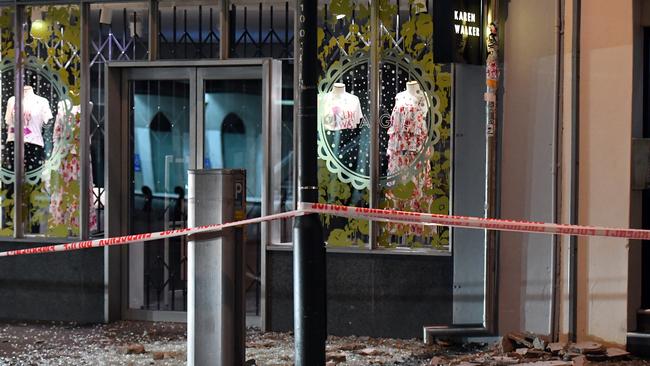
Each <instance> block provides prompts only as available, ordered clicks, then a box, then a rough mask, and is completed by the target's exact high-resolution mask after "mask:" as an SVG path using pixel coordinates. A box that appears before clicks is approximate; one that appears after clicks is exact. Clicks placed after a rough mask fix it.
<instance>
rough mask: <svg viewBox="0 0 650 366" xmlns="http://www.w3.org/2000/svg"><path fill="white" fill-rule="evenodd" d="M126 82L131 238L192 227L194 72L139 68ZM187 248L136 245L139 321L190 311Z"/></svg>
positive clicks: (134, 295) (131, 302) (133, 296)
mask: <svg viewBox="0 0 650 366" xmlns="http://www.w3.org/2000/svg"><path fill="white" fill-rule="evenodd" d="M127 75H128V76H127V79H128V80H127V81H126V84H127V88H128V103H129V108H128V114H129V127H130V128H129V131H130V151H131V169H130V170H131V172H130V173H131V174H130V177H131V179H130V183H131V187H130V192H129V203H130V213H131V214H130V215H129V221H130V222H129V231H130V233H132V234H137V233H147V232H156V231H162V230H171V229H178V228H183V227H186V226H187V209H186V207H187V199H186V197H187V194H186V192H187V189H188V187H187V182H188V180H187V170H188V169H190V168H194V167H195V166H196V163H195V159H194V158H193V157H194V156H195V152H194V151H193V149H194V148H193V146H195V143H193V142H192V141H193V140H195V138H193V137H192V136H195V125H196V118H195V113H194V111H195V105H194V103H193V102H194V100H195V89H196V87H195V85H196V82H195V73H194V70H192V69H139V70H131V71H129V72H128V73H127ZM186 244H187V243H186V240H185V238H184V237H178V238H171V239H164V240H159V241H156V242H150V243H144V244H136V245H131V246H129V248H128V251H129V253H128V260H129V266H128V268H129V279H128V303H127V312H130V313H136V315H134V317H136V318H138V317H139V316H138V315H137V313H138V312H142V311H145V312H146V311H157V312H158V311H162V312H179V311H180V312H182V311H185V310H186V303H187V282H186V263H187V259H186ZM142 314H146V313H140V315H142ZM172 317H173V316H172Z"/></svg>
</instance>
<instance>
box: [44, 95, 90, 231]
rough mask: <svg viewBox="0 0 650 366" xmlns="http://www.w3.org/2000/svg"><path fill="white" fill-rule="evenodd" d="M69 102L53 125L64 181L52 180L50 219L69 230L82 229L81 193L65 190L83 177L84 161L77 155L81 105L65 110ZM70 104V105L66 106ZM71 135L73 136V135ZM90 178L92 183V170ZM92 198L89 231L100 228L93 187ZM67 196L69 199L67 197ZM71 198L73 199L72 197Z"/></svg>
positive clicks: (56, 149)
mask: <svg viewBox="0 0 650 366" xmlns="http://www.w3.org/2000/svg"><path fill="white" fill-rule="evenodd" d="M65 103H66V102H60V103H59V111H58V113H57V116H56V121H55V124H54V133H53V135H52V139H53V141H54V146H53V151H56V152H57V153H60V154H61V155H62V159H61V164H60V165H59V170H58V174H59V176H60V177H61V178H62V181H58V180H56V179H51V182H50V192H51V194H50V220H51V221H52V224H54V225H61V224H66V225H68V227H69V228H70V229H77V230H78V229H79V194H78V193H77V192H69V191H67V190H66V188H67V186H69V184H70V183H72V182H78V181H79V179H80V178H81V176H80V175H81V174H80V173H81V163H80V160H79V158H80V157H79V156H78V153H77V152H78V148H77V146H78V145H79V124H80V122H81V121H80V120H81V109H80V107H79V106H74V107H72V108H71V110H70V111H69V113H66V104H65ZM67 107H68V108H69V107H70V106H69V105H68V106H67ZM71 137H72V138H71ZM90 174H91V175H90V177H89V180H90V182H91V183H92V181H93V179H92V172H91V173H90ZM88 194H89V196H90V197H91V199H90V201H91V202H90V216H89V218H88V224H89V227H90V230H95V229H96V228H97V213H96V211H95V208H94V202H93V199H92V198H93V193H92V187H91V188H90V189H89V191H88ZM64 198H66V199H64ZM70 198H72V200H70Z"/></svg>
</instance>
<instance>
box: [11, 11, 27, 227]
mask: <svg viewBox="0 0 650 366" xmlns="http://www.w3.org/2000/svg"><path fill="white" fill-rule="evenodd" d="M24 12H25V7H24V6H22V5H17V6H16V11H15V13H14V23H15V24H14V27H15V28H14V29H16V32H15V35H14V37H15V39H16V45H17V47H15V48H16V52H15V56H14V65H15V67H14V102H15V104H14V131H15V132H14V161H13V165H14V217H13V220H14V237H15V238H22V237H23V236H24V232H25V231H24V224H25V223H24V222H23V210H24V209H25V206H26V205H24V204H23V200H24V198H25V197H23V189H22V188H23V183H24V173H25V169H24V165H23V164H24V146H23V83H24V80H23V73H24V72H25V70H24V69H23V51H24V50H25V42H24V34H25V32H27V29H26V24H25V14H24ZM27 199H29V197H28V198H27Z"/></svg>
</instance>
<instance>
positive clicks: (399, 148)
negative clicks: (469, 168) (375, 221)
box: [386, 81, 431, 235]
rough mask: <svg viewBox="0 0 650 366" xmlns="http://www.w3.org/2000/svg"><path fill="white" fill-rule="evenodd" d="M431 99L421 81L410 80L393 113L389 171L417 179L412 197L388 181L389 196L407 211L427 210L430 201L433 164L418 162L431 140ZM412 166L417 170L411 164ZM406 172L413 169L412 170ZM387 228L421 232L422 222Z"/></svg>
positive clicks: (401, 177) (396, 206)
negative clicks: (397, 191)
mask: <svg viewBox="0 0 650 366" xmlns="http://www.w3.org/2000/svg"><path fill="white" fill-rule="evenodd" d="M427 114H428V102H427V97H426V94H425V93H424V92H423V91H422V90H421V88H420V84H419V83H418V82H417V81H408V82H407V83H406V90H404V91H403V92H400V93H398V94H397V95H396V96H395V106H394V107H393V112H392V113H391V116H390V128H389V129H388V147H387V151H386V154H387V155H388V174H389V175H396V176H398V177H399V178H396V180H399V183H407V182H412V183H413V189H412V193H411V195H410V197H408V198H404V197H403V196H401V197H400V198H398V197H396V196H395V195H394V194H393V192H392V189H391V187H392V186H394V185H395V183H396V182H391V183H389V184H388V186H389V189H387V190H386V198H387V200H388V201H389V202H390V203H391V208H393V209H396V210H403V211H415V212H417V211H421V210H426V209H427V208H428V206H429V203H428V201H430V200H431V197H430V196H428V195H427V194H425V191H426V189H427V188H430V187H429V186H430V184H429V183H427V182H429V180H430V178H429V177H428V176H429V172H430V170H431V169H430V166H429V164H428V160H427V159H425V160H423V161H420V162H416V160H417V157H418V156H419V153H420V152H421V151H422V149H423V147H424V146H426V144H427V137H428V133H429V131H428V128H427ZM411 166H412V168H413V170H412V171H409V170H407V168H410V167H411ZM406 172H409V173H408V174H407V173H406ZM386 229H387V230H388V231H389V232H391V233H397V232H401V233H410V234H412V235H421V234H422V226H420V225H402V224H392V223H389V224H387V225H386Z"/></svg>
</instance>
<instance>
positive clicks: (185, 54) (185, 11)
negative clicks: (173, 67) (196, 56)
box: [181, 9, 189, 58]
mask: <svg viewBox="0 0 650 366" xmlns="http://www.w3.org/2000/svg"><path fill="white" fill-rule="evenodd" d="M188 35H189V33H187V9H183V36H182V37H181V39H182V40H183V57H184V58H187V47H188V44H187V37H188Z"/></svg>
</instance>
